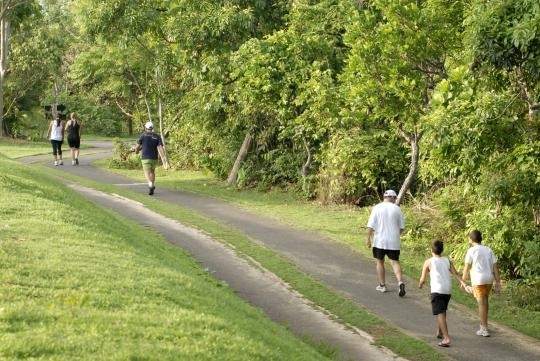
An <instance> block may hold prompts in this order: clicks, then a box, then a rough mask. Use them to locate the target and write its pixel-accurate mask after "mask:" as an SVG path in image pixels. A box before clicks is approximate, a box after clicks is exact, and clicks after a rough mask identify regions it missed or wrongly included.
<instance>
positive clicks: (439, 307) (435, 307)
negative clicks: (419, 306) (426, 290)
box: [431, 293, 450, 315]
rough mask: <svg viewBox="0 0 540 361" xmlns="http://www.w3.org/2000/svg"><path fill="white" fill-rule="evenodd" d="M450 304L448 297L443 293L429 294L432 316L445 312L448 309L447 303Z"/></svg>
mask: <svg viewBox="0 0 540 361" xmlns="http://www.w3.org/2000/svg"><path fill="white" fill-rule="evenodd" d="M449 302H450V295H447V294H444V293H432V294H431V310H432V311H433V314H434V315H438V314H440V313H444V312H446V310H447V309H448V303H449Z"/></svg>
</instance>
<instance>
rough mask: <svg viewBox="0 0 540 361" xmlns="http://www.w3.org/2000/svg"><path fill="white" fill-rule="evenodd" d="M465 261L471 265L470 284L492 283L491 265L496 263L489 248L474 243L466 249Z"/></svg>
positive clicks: (493, 254) (495, 258)
mask: <svg viewBox="0 0 540 361" xmlns="http://www.w3.org/2000/svg"><path fill="white" fill-rule="evenodd" d="M465 263H467V264H470V265H471V284H472V285H473V286H478V285H490V284H492V283H493V280H494V276H493V265H494V264H495V263H497V257H495V253H493V251H492V250H491V248H489V247H487V246H484V245H481V244H476V245H474V246H472V247H471V248H469V249H468V250H467V254H466V255H465Z"/></svg>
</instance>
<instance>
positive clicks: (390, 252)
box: [372, 247, 400, 261]
mask: <svg viewBox="0 0 540 361" xmlns="http://www.w3.org/2000/svg"><path fill="white" fill-rule="evenodd" d="M372 250H373V257H374V258H377V259H380V260H383V259H384V256H388V258H389V259H391V260H392V261H399V253H400V251H399V249H381V248H377V247H373V248H372Z"/></svg>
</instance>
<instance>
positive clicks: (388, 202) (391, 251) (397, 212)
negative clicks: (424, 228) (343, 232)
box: [366, 189, 405, 297]
mask: <svg viewBox="0 0 540 361" xmlns="http://www.w3.org/2000/svg"><path fill="white" fill-rule="evenodd" d="M383 197H384V200H383V202H381V203H379V204H377V205H376V206H375V207H373V210H372V211H371V214H370V216H369V220H368V223H367V229H368V235H367V242H366V244H367V246H368V247H370V248H372V250H373V257H374V258H375V261H376V264H377V278H378V280H379V285H378V286H377V287H376V288H375V289H376V290H377V291H379V292H386V274H385V269H384V257H385V256H388V258H389V259H390V262H391V265H392V270H393V271H394V274H395V275H396V278H397V281H398V285H399V293H398V295H399V297H403V296H405V284H404V283H403V280H402V272H401V265H400V263H399V254H400V249H401V233H403V230H404V229H405V218H404V216H403V213H402V212H401V208H399V206H397V205H395V204H394V203H395V202H396V198H397V194H396V192H395V191H393V190H391V189H389V190H387V191H386V192H384V195H383Z"/></svg>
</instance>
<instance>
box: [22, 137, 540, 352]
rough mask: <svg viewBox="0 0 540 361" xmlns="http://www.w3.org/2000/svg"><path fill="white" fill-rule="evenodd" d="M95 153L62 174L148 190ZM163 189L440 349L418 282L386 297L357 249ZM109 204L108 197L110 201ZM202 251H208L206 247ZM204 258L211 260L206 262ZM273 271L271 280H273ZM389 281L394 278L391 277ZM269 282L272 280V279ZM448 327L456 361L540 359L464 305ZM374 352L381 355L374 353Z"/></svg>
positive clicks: (257, 290)
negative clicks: (483, 327) (480, 331)
mask: <svg viewBox="0 0 540 361" xmlns="http://www.w3.org/2000/svg"><path fill="white" fill-rule="evenodd" d="M95 145H96V146H98V147H99V146H101V147H109V148H108V149H110V146H109V145H108V144H107V143H103V144H98V143H95ZM92 152H94V150H84V151H82V152H81V165H80V166H78V167H72V166H71V165H64V166H63V167H57V168H58V170H59V171H63V172H70V173H74V174H77V175H79V176H82V177H85V178H89V179H94V180H97V181H100V182H104V183H109V184H116V185H122V186H125V187H129V188H130V189H132V190H134V191H140V192H141V193H146V191H147V187H146V184H143V183H134V182H133V180H130V179H127V178H124V177H121V176H117V175H113V174H110V173H107V172H105V171H102V170H99V169H97V168H94V167H92V166H91V165H90V164H91V162H92V161H93V160H96V159H99V158H102V157H103V156H104V153H92ZM49 157H50V156H49ZM21 161H23V162H26V163H32V162H42V161H43V157H28V158H25V159H23V160H21ZM51 166H52V162H51ZM157 186H158V188H157V189H156V193H155V195H154V197H155V198H156V199H159V200H162V201H164V202H171V203H175V204H181V205H182V206H184V207H188V208H192V209H194V210H196V211H199V212H201V213H203V214H205V215H206V216H208V217H211V218H213V219H216V220H218V221H219V222H221V223H223V224H227V225H229V226H232V227H234V228H236V229H237V230H239V231H241V232H243V233H244V234H246V235H248V236H249V237H250V238H252V239H253V240H255V241H257V242H260V243H262V244H264V245H265V246H266V247H268V248H271V249H273V250H275V251H276V252H279V253H280V254H282V255H284V256H285V257H288V258H289V259H291V260H292V261H294V262H295V263H296V264H297V265H298V267H299V268H300V269H301V270H303V271H304V272H306V273H307V274H310V275H311V276H312V277H314V278H315V279H317V280H319V281H321V282H322V283H324V284H326V285H327V286H328V287H330V288H332V289H334V290H336V291H338V292H341V293H342V294H345V295H347V296H348V297H349V298H350V299H352V300H354V301H355V302H357V303H358V304H360V305H362V306H364V307H365V308H367V309H368V310H370V311H372V312H373V313H375V314H377V315H378V316H379V317H381V318H384V319H386V320H388V321H389V322H390V323H392V324H394V325H396V326H397V327H398V328H400V329H401V330H402V331H403V332H405V333H407V334H410V335H412V336H415V337H417V338H420V339H422V340H425V341H426V342H428V343H431V344H433V345H435V344H436V340H435V339H434V337H433V336H434V333H435V320H434V319H433V316H431V307H430V304H429V301H428V296H427V292H429V291H426V290H422V291H420V290H418V289H416V287H415V286H416V284H417V280H410V281H409V282H408V283H407V286H408V287H407V295H406V296H405V297H404V298H399V297H398V296H397V287H396V285H395V284H394V285H392V284H391V282H388V284H389V286H390V287H389V288H390V289H389V291H390V292H388V293H385V294H381V293H379V292H377V291H375V288H374V285H375V283H376V278H375V267H374V264H373V262H372V260H370V259H366V258H365V257H363V256H362V255H361V254H359V253H356V252H354V251H353V250H351V248H350V247H347V246H344V245H340V244H338V243H335V242H333V241H331V240H329V239H326V238H325V237H323V236H321V235H320V234H316V233H310V232H306V231H300V230H296V229H293V228H291V227H289V226H285V225H283V224H280V223H278V222H276V221H273V220H270V219H265V218H263V217H261V216H259V215H253V214H250V213H249V212H246V211H243V210H240V209H239V208H237V207H235V206H233V205H230V204H228V203H226V202H223V201H220V200H217V199H215V198H210V197H206V196H201V195H196V194H193V193H189V192H179V191H172V190H168V189H164V188H160V187H159V179H158V180H157ZM74 187H76V189H79V190H80V192H81V193H83V194H85V195H86V196H87V197H89V198H90V199H93V200H94V201H96V202H98V203H101V204H104V205H105V206H106V207H109V208H112V209H114V210H115V211H117V212H119V213H121V214H123V215H124V216H126V217H129V218H132V219H135V220H136V221H137V222H139V223H141V224H144V225H146V226H148V227H156V229H157V230H158V231H159V232H160V233H161V234H163V236H164V237H165V238H166V239H168V240H169V241H171V242H173V243H176V244H178V245H179V246H180V247H182V248H186V249H187V250H188V252H191V254H192V255H193V256H194V257H195V258H197V259H199V260H201V261H202V262H203V264H205V267H207V268H209V270H211V271H212V272H215V276H216V278H220V279H223V280H224V281H226V282H227V283H228V284H229V285H230V286H231V287H232V288H233V289H235V290H236V291H237V292H239V295H240V296H241V297H243V298H245V299H247V300H248V301H249V302H251V303H253V304H254V305H256V306H258V307H260V308H262V309H263V310H265V312H266V313H267V314H269V316H270V317H272V318H273V319H275V320H276V321H278V322H281V323H286V324H287V325H289V326H290V328H291V329H292V330H293V331H294V332H300V333H303V334H310V335H311V336H312V337H314V338H315V339H321V340H326V341H327V342H328V343H329V344H333V345H336V347H339V348H340V349H341V350H342V351H343V354H344V355H346V356H348V357H350V358H352V359H353V360H386V359H394V358H393V356H392V355H388V354H387V353H385V352H383V353H380V350H379V349H377V348H374V347H370V348H368V347H366V345H365V342H364V341H360V339H359V338H357V337H355V336H354V335H350V332H347V331H344V330H339V333H338V337H335V335H336V334H335V333H334V332H333V331H335V330H336V327H335V326H332V327H330V326H329V324H326V323H325V322H326V321H322V320H321V319H319V318H314V315H313V313H311V311H310V310H308V309H307V308H305V304H304V306H300V305H299V304H301V303H302V302H300V301H301V299H300V298H297V297H293V296H291V294H290V293H289V294H287V293H283V294H281V295H280V296H277V294H278V293H279V292H270V293H265V289H267V288H268V285H267V284H266V283H262V284H259V283H258V281H257V276H256V275H257V274H258V275H261V274H264V273H265V272H264V270H263V271H260V270H259V272H262V273H257V272H256V271H254V270H251V271H249V272H239V271H238V268H236V269H235V267H237V266H231V267H232V269H231V268H226V267H225V268H223V266H224V265H226V264H227V263H230V262H231V260H226V261H224V260H223V259H222V260H221V262H218V260H216V259H213V260H212V259H211V258H212V255H214V256H216V255H219V254H222V253H224V252H223V250H221V249H215V248H213V247H208V248H206V249H205V248H200V249H198V250H197V249H193V248H191V249H190V247H194V245H196V244H199V243H201V244H202V242H200V239H199V241H197V242H195V241H193V238H189V237H190V236H189V232H187V233H186V232H182V233H181V234H182V239H180V238H179V237H178V234H179V233H178V229H177V228H175V227H176V226H175V227H172V223H171V222H170V220H166V219H165V218H164V217H158V216H153V217H145V216H144V215H143V213H145V212H147V211H148V210H145V209H144V207H142V206H140V205H139V206H132V207H125V206H115V203H116V202H115V201H113V200H111V198H112V197H110V196H109V197H104V196H103V195H102V194H100V193H99V192H91V191H88V190H85V189H84V188H81V187H77V186H76V185H74ZM92 195H93V196H92ZM100 199H101V201H100ZM104 199H108V201H105V200H104ZM141 212H142V213H141ZM163 222H164V223H163ZM166 224H169V226H170V228H168V227H166ZM200 247H203V246H202V245H200ZM195 248H198V247H195ZM225 253H227V252H225ZM205 256H206V257H209V258H210V259H207V260H204V257H205ZM387 272H388V274H391V271H390V270H389V269H387ZM267 273H268V272H266V277H268V276H269V275H268V274H267ZM244 274H245V275H244ZM241 275H242V276H246V277H247V276H249V275H251V276H252V277H254V278H251V279H249V277H248V279H244V278H243V277H239V276H241ZM270 276H271V275H270ZM271 278H272V277H270V279H271ZM391 279H392V278H389V280H391ZM265 282H271V281H269V280H268V279H266V281H265ZM273 284H274V286H276V285H279V282H278V281H277V280H274V283H273ZM276 287H277V286H276ZM277 288H278V289H279V288H281V289H283V286H282V285H280V286H279V287H277ZM274 295H276V296H274ZM278 306H279V307H278ZM296 307H299V308H296ZM310 320H311V321H314V320H316V321H314V322H315V323H306V321H310ZM318 322H320V323H318ZM448 322H449V328H450V334H451V336H452V347H450V348H447V349H439V351H442V352H444V353H445V354H447V355H448V356H449V358H452V359H455V360H458V361H539V360H540V344H539V342H538V340H536V339H533V338H530V337H527V336H524V335H522V334H520V333H518V332H515V331H514V330H510V329H507V328H506V327H503V326H499V325H496V324H494V323H492V322H491V323H490V324H491V327H490V329H491V331H492V336H491V337H489V338H482V337H478V336H476V335H475V331H476V329H477V328H478V321H477V316H476V314H472V313H471V312H468V311H467V310H464V309H463V308H461V307H460V308H459V309H457V308H456V306H455V305H452V302H451V307H450V310H449V312H448ZM324 325H326V326H324ZM327 327H329V329H330V330H331V331H330V332H325V329H326V328H327ZM342 332H343V333H342ZM362 340H365V338H364V337H362ZM359 345H360V346H359ZM355 347H360V348H361V349H362V350H363V351H359V349H358V348H355ZM434 347H436V346H434ZM370 352H374V353H375V354H370ZM377 353H378V354H377Z"/></svg>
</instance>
